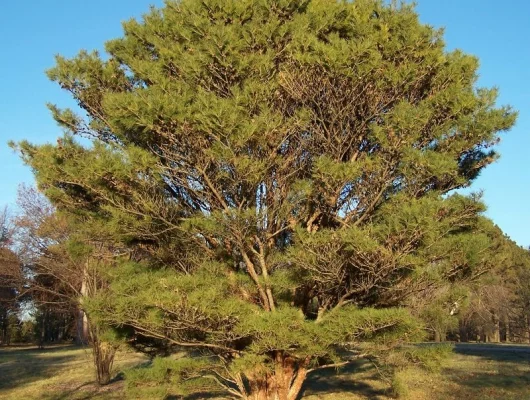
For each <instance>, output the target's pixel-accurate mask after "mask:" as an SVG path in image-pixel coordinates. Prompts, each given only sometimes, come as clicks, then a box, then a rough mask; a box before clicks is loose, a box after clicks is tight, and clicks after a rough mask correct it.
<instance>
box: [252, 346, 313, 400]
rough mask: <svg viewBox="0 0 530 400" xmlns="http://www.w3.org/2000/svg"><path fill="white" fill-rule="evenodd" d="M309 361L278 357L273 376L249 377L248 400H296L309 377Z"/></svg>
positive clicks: (280, 355) (279, 355) (278, 355)
mask: <svg viewBox="0 0 530 400" xmlns="http://www.w3.org/2000/svg"><path fill="white" fill-rule="evenodd" d="M308 364H309V359H306V360H302V361H300V360H296V359H293V358H292V357H288V356H284V355H282V354H281V353H279V354H277V355H276V359H275V368H274V372H273V373H272V374H268V375H265V376H263V375H260V376H259V377H258V376H255V377H253V376H252V375H250V374H249V375H248V380H249V385H250V391H249V393H247V394H246V396H245V399H246V400H296V399H297V398H298V395H299V394H300V391H301V389H302V385H303V383H304V381H305V379H306V376H307V372H308V370H307V366H308Z"/></svg>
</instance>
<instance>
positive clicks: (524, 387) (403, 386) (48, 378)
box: [0, 345, 530, 400]
mask: <svg viewBox="0 0 530 400" xmlns="http://www.w3.org/2000/svg"><path fill="white" fill-rule="evenodd" d="M145 362H146V358H145V357H144V356H142V355H138V354H135V353H131V352H121V353H119V354H118V356H117V360H116V363H115V366H116V368H115V369H116V373H117V378H115V379H114V381H113V382H112V383H111V384H109V385H107V386H105V387H99V386H98V385H96V384H95V382H94V372H93V367H92V358H91V353H90V350H89V349H86V348H85V349H80V348H77V347H73V346H58V347H52V348H47V349H45V350H37V349H36V348H0V399H2V400H3V399H6V400H9V399H13V400H31V399H39V400H52V399H53V400H81V399H83V400H85V399H95V400H109V399H127V397H126V394H125V391H124V382H123V380H121V379H120V376H121V374H120V372H121V371H123V370H124V369H127V368H131V367H133V366H136V365H140V364H143V363H145ZM397 381H398V382H397V386H396V387H397V390H396V391H397V392H399V393H401V394H402V398H403V399H409V400H431V399H432V400H449V399H455V400H459V399H465V400H493V399H499V400H501V399H502V400H510V399H517V400H525V399H530V352H523V351H517V350H515V351H514V350H513V349H510V348H507V347H501V346H498V347H497V348H496V349H495V351H492V350H491V346H480V345H473V346H469V347H466V348H464V349H458V350H457V352H456V353H455V354H453V355H452V357H451V358H450V359H449V360H448V361H447V362H446V363H445V365H444V367H443V368H442V369H441V371H440V372H438V373H429V372H426V371H424V370H420V369H417V368H408V369H405V370H403V371H401V372H400V373H399V376H398V377H397ZM394 384H395V385H396V381H395V382H394ZM391 393H392V391H391V382H388V381H386V380H383V379H381V376H380V375H379V373H378V371H377V370H376V369H375V368H374V367H373V365H372V364H370V363H369V362H361V361H359V362H357V363H355V364H353V365H351V366H349V367H348V368H346V369H343V370H341V371H339V372H337V371H334V370H323V371H322V372H321V373H320V374H318V375H314V376H312V377H311V379H310V380H308V382H307V384H306V386H305V389H304V393H303V395H304V397H303V398H304V400H366V399H373V400H388V399H390V398H391V397H390V395H391ZM169 398H171V397H169ZM172 398H174V399H177V398H178V397H172ZM191 398H193V399H195V400H199V399H203V398H212V399H213V398H216V399H221V397H215V396H213V395H212V396H208V397H207V396H206V395H196V396H193V397H191ZM191 398H190V399H191ZM143 400H150V399H148V398H146V397H143Z"/></svg>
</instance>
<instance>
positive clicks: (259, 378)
mask: <svg viewBox="0 0 530 400" xmlns="http://www.w3.org/2000/svg"><path fill="white" fill-rule="evenodd" d="M124 31H125V32H124V36H123V38H120V39H116V40H113V41H110V42H108V43H107V46H106V50H107V53H108V55H107V56H105V57H103V58H102V57H100V56H99V55H98V54H97V53H87V52H81V53H80V54H79V55H78V56H77V57H75V58H73V59H64V58H62V57H58V58H57V64H56V66H55V67H54V68H52V69H51V70H50V71H49V73H48V74H49V77H50V78H51V79H52V80H53V81H56V82H57V83H58V84H59V85H60V86H61V87H62V88H64V89H65V90H67V91H69V92H70V93H71V95H72V97H73V98H74V99H75V100H76V101H77V102H78V104H79V106H80V108H81V109H82V110H83V111H84V112H83V113H82V114H81V115H77V114H76V113H75V112H74V111H71V110H63V109H60V108H59V107H56V106H50V107H51V110H52V113H53V115H54V117H55V119H56V120H57V121H58V122H59V123H60V124H61V125H62V126H63V127H64V128H66V130H67V131H68V133H67V134H66V135H65V137H64V138H62V139H60V140H59V141H58V143H57V145H44V146H34V145H31V144H29V143H25V142H24V143H20V144H19V145H18V146H19V149H20V151H21V153H22V154H23V157H24V159H25V161H26V162H27V163H28V164H29V165H30V166H31V167H32V168H33V169H34V171H35V174H36V178H37V180H38V182H39V185H40V188H41V189H42V190H44V191H45V193H46V194H47V196H48V197H49V198H50V199H51V200H52V202H53V203H54V205H55V206H56V207H57V208H58V209H59V210H61V211H62V212H68V213H70V214H72V215H74V216H75V217H76V218H79V219H80V220H81V221H83V226H84V227H85V228H84V229H87V230H89V231H91V232H92V234H93V233H94V232H100V235H101V237H102V238H105V239H106V240H109V241H111V242H112V241H115V242H120V243H122V244H126V245H127V247H128V249H129V252H128V253H127V255H126V256H124V255H123V254H117V255H116V257H115V258H114V259H113V260H110V261H107V262H108V265H107V268H106V271H107V272H108V273H109V278H108V279H109V280H110V281H111V282H112V283H111V288H110V292H109V293H106V294H105V296H102V297H101V298H99V300H98V301H96V302H94V303H93V304H92V307H93V310H92V312H93V313H94V315H98V318H99V320H100V321H103V322H105V323H107V324H110V325H112V326H114V327H116V328H117V329H125V330H126V331H127V332H132V334H133V335H135V338H136V341H137V343H143V344H146V343H147V344H148V345H149V346H150V348H153V347H155V348H159V349H162V348H163V349H164V350H165V351H167V350H168V349H171V348H172V347H175V346H176V347H178V348H182V347H186V348H190V349H200V350H202V352H201V353H200V354H201V357H197V358H192V359H186V360H185V361H184V362H176V361H171V362H169V361H167V362H165V363H164V364H163V368H162V369H163V371H165V372H167V371H172V373H173V374H174V376H175V378H177V379H179V378H184V379H185V380H186V381H187V380H188V379H191V378H194V377H197V378H201V377H202V378H211V379H212V380H213V381H215V382H217V383H219V384H221V385H222V386H224V387H225V388H226V390H228V391H229V392H230V393H231V394H232V395H234V396H236V397H241V398H245V399H250V398H253V399H281V400H286V399H295V398H296V397H297V396H298V394H299V391H300V388H301V386H302V383H303V381H304V380H305V379H306V376H307V375H308V374H309V373H310V372H312V371H314V370H316V369H318V368H323V367H327V366H332V365H338V364H341V363H342V362H347V361H348V359H351V357H352V355H356V356H362V355H363V354H367V353H370V352H371V351H374V349H375V348H381V347H384V348H390V347H392V346H393V345H395V344H398V343H400V342H403V341H409V340H413V339H414V338H416V337H418V336H419V334H420V333H421V326H420V325H419V324H418V323H417V321H416V320H415V319H413V318H412V317H411V316H410V315H409V313H408V312H407V311H406V309H405V308H403V307H402V304H403V303H404V302H405V301H406V299H407V297H408V296H409V295H410V294H411V293H418V292H420V291H422V290H425V288H430V289H432V287H433V286H435V285H444V284H446V282H448V281H451V282H453V281H458V280H461V279H470V278H472V277H473V276H474V271H475V270H476V268H477V267H480V268H482V265H483V263H484V261H485V260H484V259H483V257H482V255H481V254H483V252H482V250H483V249H484V248H486V247H488V245H489V242H488V238H487V236H486V235H481V234H479V233H476V232H475V228H476V226H477V224H478V216H479V214H480V212H481V211H482V210H483V206H482V204H481V203H480V201H479V199H477V198H476V197H464V196H460V195H454V194H453V195H451V193H452V191H454V190H455V189H458V188H462V187H466V186H468V185H469V184H470V183H471V182H472V181H473V179H475V178H476V177H477V176H478V174H479V173H480V171H481V170H482V169H483V168H484V167H485V166H487V165H488V164H490V163H491V162H493V161H494V160H495V159H496V154H495V152H494V151H493V150H492V149H491V147H492V146H493V145H494V144H495V143H496V142H497V141H498V133H499V132H500V131H504V130H507V129H509V128H510V127H511V126H512V125H513V123H514V121H515V114H514V112H512V111H511V110H510V108H507V107H503V108H497V107H496V106H495V99H496V90H492V89H483V88H477V87H476V86H475V83H476V79H477V67H478V62H477V60H476V59H475V58H474V57H471V56H469V55H465V54H463V53H462V52H460V51H452V52H447V51H446V50H445V47H444V43H443V40H442V37H441V33H440V32H439V31H436V30H434V29H433V28H431V27H429V26H426V25H422V24H420V23H419V21H418V17H417V15H416V14H415V12H414V9H413V8H412V7H411V6H408V5H402V6H397V5H396V4H395V2H394V3H392V4H391V5H388V4H387V3H386V2H384V1H382V0H357V1H353V2H345V1H336V0H237V1H236V0H234V1H232V0H230V1H226V0H204V1H198V0H181V1H168V2H167V3H166V6H165V7H164V8H162V9H160V10H157V9H153V10H151V12H150V13H149V14H147V15H145V16H144V18H143V20H142V21H135V20H132V21H129V22H127V23H125V24H124ZM75 135H81V136H85V137H88V138H90V139H91V140H92V145H91V146H88V147H86V146H85V147H83V146H82V145H81V144H79V142H76V141H75V139H74V136H75ZM474 233H475V234H474ZM370 343H371V345H370ZM344 348H346V349H349V350H351V351H350V352H345V351H344ZM193 354H197V353H193ZM207 355H209V357H207ZM345 356H347V357H349V358H347V359H344V357H345Z"/></svg>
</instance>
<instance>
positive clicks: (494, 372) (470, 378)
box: [443, 344, 530, 400]
mask: <svg viewBox="0 0 530 400" xmlns="http://www.w3.org/2000/svg"><path fill="white" fill-rule="evenodd" d="M529 350H530V348H528V347H524V346H505V345H496V344H482V345H481V344H462V345H459V344H457V345H456V346H455V348H454V350H453V351H454V353H456V354H458V355H459V356H460V357H459V359H458V363H456V364H454V365H453V366H451V367H447V368H444V369H443V375H444V377H445V378H446V379H447V380H450V381H452V382H453V383H455V384H457V385H458V388H459V389H458V390H457V392H458V393H455V392H453V393H452V395H453V396H457V397H455V398H467V399H469V400H471V399H473V400H474V399H481V400H486V399H488V400H489V399H508V398H510V399H516V398H517V399H521V400H522V399H529V398H530V397H529V396H530V351H529ZM455 389H456V388H455Z"/></svg>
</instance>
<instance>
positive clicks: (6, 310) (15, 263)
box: [0, 207, 20, 344]
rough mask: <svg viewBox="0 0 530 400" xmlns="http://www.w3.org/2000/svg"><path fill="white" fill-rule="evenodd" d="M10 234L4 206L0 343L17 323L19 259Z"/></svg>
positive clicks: (0, 215)
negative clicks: (12, 245)
mask: <svg viewBox="0 0 530 400" xmlns="http://www.w3.org/2000/svg"><path fill="white" fill-rule="evenodd" d="M12 236H13V224H12V218H11V216H10V214H9V211H8V209H7V207H5V208H4V209H3V210H2V211H1V212H0V344H10V342H11V338H12V335H11V331H13V329H14V328H15V325H17V324H18V315H17V312H18V309H19V302H18V301H17V294H18V293H17V282H18V281H19V276H20V260H19V258H18V257H17V255H16V254H15V253H14V252H13V251H12V250H11V248H10V246H11V244H12Z"/></svg>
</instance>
